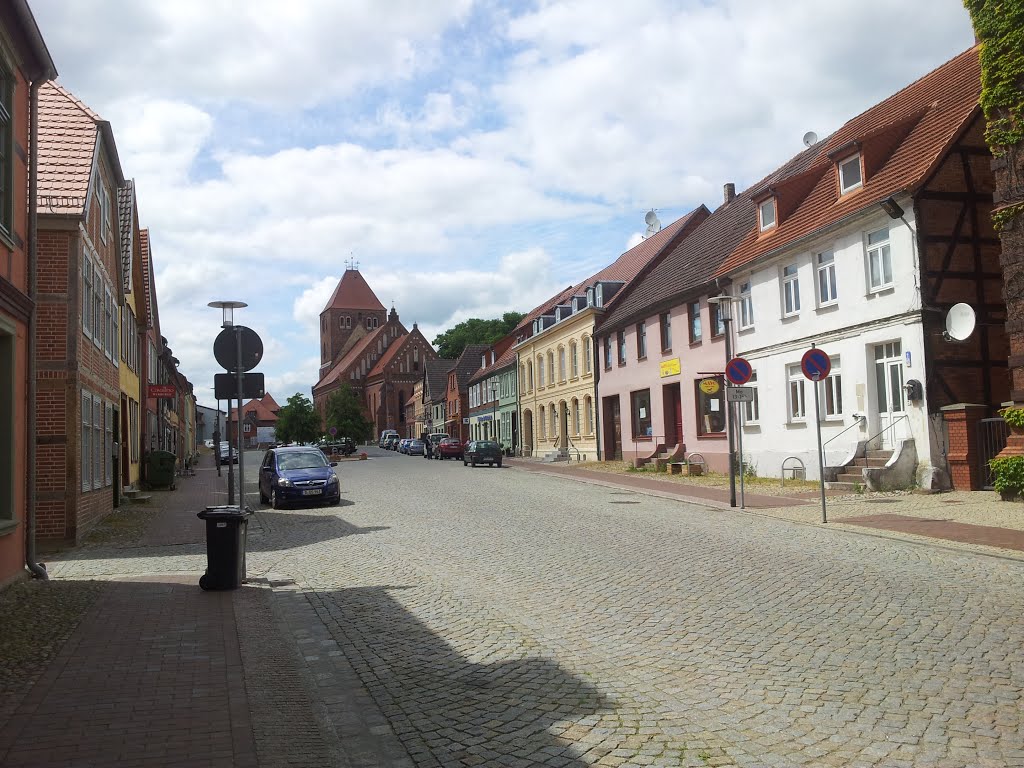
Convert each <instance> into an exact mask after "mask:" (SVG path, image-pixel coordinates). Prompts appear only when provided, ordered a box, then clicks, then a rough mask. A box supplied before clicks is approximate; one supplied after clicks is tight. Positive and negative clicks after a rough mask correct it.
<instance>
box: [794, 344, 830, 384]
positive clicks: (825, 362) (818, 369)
mask: <svg viewBox="0 0 1024 768" xmlns="http://www.w3.org/2000/svg"><path fill="white" fill-rule="evenodd" d="M800 368H801V369H803V372H804V376H806V377H807V378H808V379H810V380H811V381H821V380H822V379H824V378H826V377H827V376H828V374H829V371H831V370H832V359H831V358H830V357H829V356H828V353H827V352H826V351H825V350H823V349H818V348H817V347H814V348H811V349H808V350H807V351H806V352H804V356H803V358H801V360H800Z"/></svg>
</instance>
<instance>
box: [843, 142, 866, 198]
mask: <svg viewBox="0 0 1024 768" xmlns="http://www.w3.org/2000/svg"><path fill="white" fill-rule="evenodd" d="M863 183H864V174H863V173H862V172H861V167H860V153H859V152H858V153H857V154H856V155H854V156H853V157H848V158H846V159H845V160H843V161H842V162H840V163H839V194H841V195H845V194H846V193H847V192H852V191H853V190H855V189H859V188H860V187H861V185H862V184H863Z"/></svg>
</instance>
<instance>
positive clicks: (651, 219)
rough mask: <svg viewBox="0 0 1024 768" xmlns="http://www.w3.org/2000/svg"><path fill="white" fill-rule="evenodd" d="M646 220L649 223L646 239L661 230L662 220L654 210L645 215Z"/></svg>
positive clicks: (645, 234) (645, 233)
mask: <svg viewBox="0 0 1024 768" xmlns="http://www.w3.org/2000/svg"><path fill="white" fill-rule="evenodd" d="M644 222H645V223H646V224H647V231H646V232H644V239H645V240H646V239H647V238H648V237H650V236H651V235H654V234H657V233H658V232H660V231H661V222H660V221H659V220H658V214H656V213H655V212H654V211H653V210H650V211H648V212H647V215H646V216H644Z"/></svg>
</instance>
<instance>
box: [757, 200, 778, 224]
mask: <svg viewBox="0 0 1024 768" xmlns="http://www.w3.org/2000/svg"><path fill="white" fill-rule="evenodd" d="M766 212H770V213H771V218H770V219H769V218H768V217H767V216H765V213H766ZM778 218H779V217H778V211H776V209H775V198H774V197H769V198H768V199H767V200H764V201H762V202H761V203H758V206H757V221H758V223H759V224H760V226H761V231H762V232H764V231H765V230H768V229H771V228H772V227H774V226H775V225H776V224H777V223H778Z"/></svg>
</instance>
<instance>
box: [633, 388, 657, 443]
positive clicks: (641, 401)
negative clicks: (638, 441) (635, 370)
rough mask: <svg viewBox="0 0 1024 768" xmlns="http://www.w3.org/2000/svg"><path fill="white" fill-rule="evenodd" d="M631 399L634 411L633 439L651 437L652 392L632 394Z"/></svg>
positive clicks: (644, 390) (645, 390)
mask: <svg viewBox="0 0 1024 768" xmlns="http://www.w3.org/2000/svg"><path fill="white" fill-rule="evenodd" d="M629 398H630V403H631V404H632V411H633V437H635V438H646V437H651V434H652V429H651V390H649V389H641V390H639V391H637V392H631V393H630V396H629Z"/></svg>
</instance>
